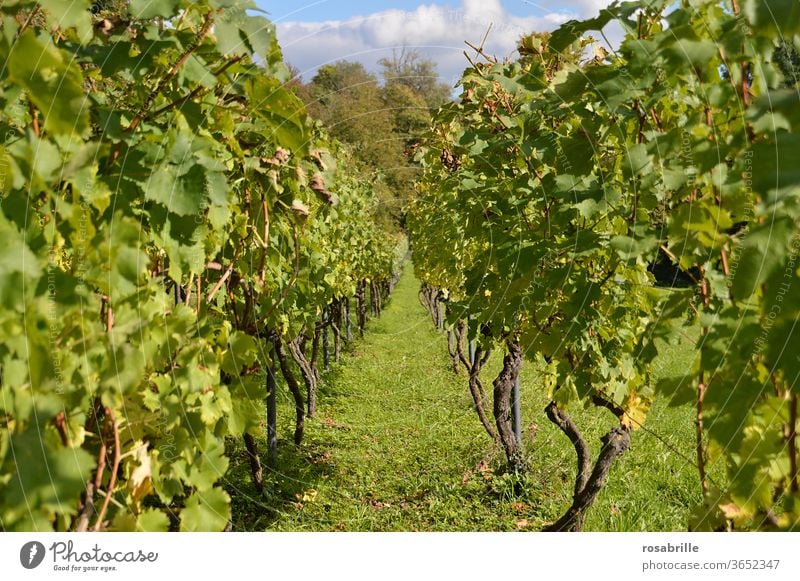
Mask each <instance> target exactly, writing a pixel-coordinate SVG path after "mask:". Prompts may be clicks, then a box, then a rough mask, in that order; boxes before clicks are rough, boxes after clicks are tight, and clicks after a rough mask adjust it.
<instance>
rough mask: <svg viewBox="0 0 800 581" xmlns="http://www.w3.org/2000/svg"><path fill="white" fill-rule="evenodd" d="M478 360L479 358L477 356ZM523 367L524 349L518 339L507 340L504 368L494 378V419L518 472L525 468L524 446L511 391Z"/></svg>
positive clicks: (510, 461) (509, 465) (510, 463)
mask: <svg viewBox="0 0 800 581" xmlns="http://www.w3.org/2000/svg"><path fill="white" fill-rule="evenodd" d="M475 359H476V361H477V360H478V358H477V357H476V358H475ZM521 367H522V349H520V346H519V342H518V341H517V340H516V339H509V340H508V341H507V342H506V354H505V357H503V369H502V370H500V373H499V374H498V376H497V378H496V379H495V380H494V419H495V423H496V424H497V433H498V435H499V437H500V443H501V444H502V445H503V450H504V451H505V453H506V459H507V460H508V467H509V468H510V469H511V470H513V471H515V472H518V471H520V470H522V469H523V467H524V466H523V459H522V447H521V446H520V444H519V442H517V438H516V436H515V434H514V427H513V424H512V421H511V392H512V390H513V389H514V383H515V382H516V381H517V376H518V375H519V372H520V369H521Z"/></svg>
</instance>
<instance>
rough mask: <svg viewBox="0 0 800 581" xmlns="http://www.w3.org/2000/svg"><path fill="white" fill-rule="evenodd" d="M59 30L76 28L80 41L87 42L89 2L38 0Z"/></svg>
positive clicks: (82, 0)
mask: <svg viewBox="0 0 800 581" xmlns="http://www.w3.org/2000/svg"><path fill="white" fill-rule="evenodd" d="M39 4H41V5H42V8H44V9H45V10H46V11H47V12H49V13H50V15H51V16H52V18H53V20H54V21H55V22H54V24H55V25H56V26H58V27H59V28H60V29H62V30H63V29H66V28H73V27H74V28H76V29H77V30H78V35H79V36H80V37H81V38H82V39H86V40H88V37H90V35H91V31H92V17H91V13H90V12H89V5H90V2H89V0H39Z"/></svg>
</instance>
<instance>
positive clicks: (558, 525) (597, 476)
mask: <svg viewBox="0 0 800 581" xmlns="http://www.w3.org/2000/svg"><path fill="white" fill-rule="evenodd" d="M545 412H546V413H547V417H548V419H549V420H550V421H551V422H553V423H554V424H555V425H556V426H558V428H559V429H560V430H561V431H562V432H563V433H564V434H565V435H566V436H567V437H568V438H569V439H570V441H571V442H572V445H573V447H574V448H575V454H576V457H577V460H578V465H577V474H576V477H575V488H574V490H573V496H572V505H571V506H570V507H569V508H568V509H567V511H566V512H565V513H564V514H563V515H562V516H561V518H559V519H558V520H557V521H556V522H554V523H553V524H551V525H549V526H547V527H545V528H544V529H543V530H545V531H549V532H567V531H576V532H577V531H581V530H583V522H584V519H585V518H586V511H587V510H588V509H589V508H590V507H591V506H592V504H593V503H594V501H595V499H596V498H597V495H598V494H599V493H600V491H601V490H602V489H603V487H604V486H605V484H606V481H607V480H608V474H609V472H610V471H611V466H612V465H613V463H614V460H616V459H617V458H618V457H619V456H621V455H622V454H624V453H625V451H626V450H627V449H628V448H629V447H630V443H631V434H630V429H629V428H628V427H627V426H624V425H619V426H616V427H615V428H613V429H612V430H611V431H609V432H608V433H607V434H605V435H604V436H603V437H602V438H601V439H600V441H601V442H602V443H603V447H602V448H601V449H600V453H599V454H598V456H597V460H596V462H595V464H594V467H593V468H592V467H591V454H590V453H589V447H588V446H587V445H586V441H585V440H584V439H583V436H582V435H581V433H580V431H579V430H578V428H577V426H576V425H575V423H574V422H573V421H572V418H570V417H569V415H568V414H567V413H566V412H565V411H564V410H562V409H560V408H559V407H558V406H557V405H556V403H555V402H550V404H549V405H548V406H547V407H546V408H545ZM590 469H591V472H590Z"/></svg>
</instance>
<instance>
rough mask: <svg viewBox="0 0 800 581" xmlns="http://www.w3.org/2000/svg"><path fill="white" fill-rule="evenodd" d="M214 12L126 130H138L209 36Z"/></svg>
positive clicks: (112, 156)
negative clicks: (171, 82) (164, 91)
mask: <svg viewBox="0 0 800 581" xmlns="http://www.w3.org/2000/svg"><path fill="white" fill-rule="evenodd" d="M214 13H215V12H214V11H213V10H209V12H208V13H207V14H206V16H205V18H204V19H203V24H202V26H201V27H200V30H199V31H198V33H197V38H195V41H194V42H193V43H192V44H191V46H189V48H187V49H186V50H185V51H184V52H183V54H182V55H181V57H180V58H179V59H178V60H177V61H176V62H175V64H173V65H172V66H171V67H170V69H169V71H168V72H167V74H166V76H164V78H163V79H161V81H160V82H159V83H158V85H157V86H156V88H155V89H153V90H152V91H150V94H149V95H148V96H147V99H145V101H144V103H143V104H142V106H141V107H140V108H139V112H138V113H137V114H136V116H135V117H134V118H133V119H132V120H131V123H130V125H128V127H127V129H125V131H127V132H128V133H133V132H134V131H136V128H137V127H139V125H140V124H141V123H142V121H144V120H145V118H146V116H147V112H148V111H149V110H150V107H152V106H153V103H154V102H155V100H156V98H157V97H158V95H159V94H161V91H163V90H164V88H165V87H166V86H167V84H168V83H169V82H170V81H172V79H173V78H174V77H175V75H177V74H178V71H180V70H181V67H183V65H185V64H186V61H188V60H189V57H190V56H192V53H194V51H196V50H197V49H198V48H199V47H200V44H201V43H202V42H203V40H204V39H205V37H206V36H208V33H209V31H210V30H211V25H212V23H213V21H214V18H213V17H214ZM190 98H191V97H190ZM123 144H124V142H123V141H120V142H119V143H117V145H116V146H115V147H114V149H113V150H112V151H111V154H110V155H109V158H108V165H109V166H110V165H113V164H114V163H115V162H116V161H117V159H118V158H119V154H120V153H121V152H122V147H123Z"/></svg>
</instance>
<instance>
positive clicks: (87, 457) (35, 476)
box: [3, 426, 95, 514]
mask: <svg viewBox="0 0 800 581" xmlns="http://www.w3.org/2000/svg"><path fill="white" fill-rule="evenodd" d="M41 430H42V427H41V426H33V427H32V428H31V429H28V430H26V431H25V432H23V433H22V434H19V435H15V436H12V438H11V444H10V445H11V450H13V452H14V458H15V463H16V466H15V471H14V475H13V476H12V478H11V481H10V482H9V483H8V485H7V488H6V490H5V493H4V502H3V504H4V505H5V506H6V507H14V509H13V510H15V511H17V512H19V513H22V512H26V511H27V510H28V509H27V507H29V506H32V507H36V509H37V510H46V511H52V512H54V513H60V514H76V513H77V504H72V503H68V502H64V501H65V500H66V499H73V498H77V497H78V496H79V495H80V493H81V491H83V490H84V488H85V486H86V480H87V479H88V478H89V474H90V473H91V471H92V469H93V468H94V465H95V462H94V458H93V457H92V455H91V454H89V452H87V451H86V450H83V449H81V448H56V447H54V446H52V445H51V444H50V443H48V441H47V439H46V438H45V435H44V433H43V432H42V431H41Z"/></svg>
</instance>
